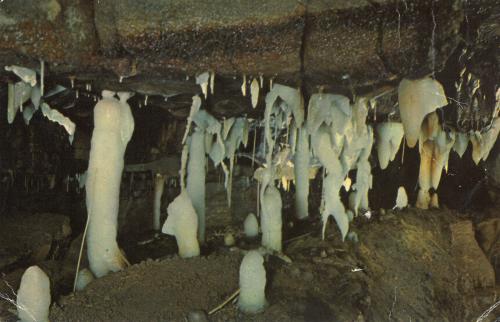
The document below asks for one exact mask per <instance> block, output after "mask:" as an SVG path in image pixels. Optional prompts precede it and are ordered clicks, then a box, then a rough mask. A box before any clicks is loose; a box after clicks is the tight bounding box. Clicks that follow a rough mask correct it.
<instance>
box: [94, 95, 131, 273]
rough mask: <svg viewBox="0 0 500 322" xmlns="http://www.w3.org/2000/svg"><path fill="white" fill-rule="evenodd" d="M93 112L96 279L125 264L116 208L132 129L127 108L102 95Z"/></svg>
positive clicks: (108, 96)
mask: <svg viewBox="0 0 500 322" xmlns="http://www.w3.org/2000/svg"><path fill="white" fill-rule="evenodd" d="M102 96H103V99H102V100H100V101H99V102H98V103H97V104H96V106H95V108H94V131H93V132H92V141H91V148H90V157H89V167H88V170H87V181H86V183H85V186H86V189H87V193H86V198H87V202H86V203H87V212H88V217H89V219H88V220H89V223H88V234H87V253H88V257H89V264H90V269H91V270H92V272H93V273H94V275H95V276H96V277H102V276H104V275H106V274H107V273H109V272H110V271H111V272H116V271H119V270H121V269H122V268H124V267H125V265H126V260H125V258H124V256H123V254H122V253H121V251H120V249H119V248H118V244H117V242H116V235H117V229H118V222H117V219H118V218H117V217H118V206H119V200H120V198H119V197H120V182H121V178H122V172H123V166H124V161H123V156H124V154H125V149H126V148H127V144H128V140H130V137H131V136H132V132H133V129H134V119H133V117H132V114H131V112H130V106H129V105H128V104H127V103H126V102H120V101H118V100H117V99H115V98H114V97H113V96H114V93H113V92H110V91H103V93H102Z"/></svg>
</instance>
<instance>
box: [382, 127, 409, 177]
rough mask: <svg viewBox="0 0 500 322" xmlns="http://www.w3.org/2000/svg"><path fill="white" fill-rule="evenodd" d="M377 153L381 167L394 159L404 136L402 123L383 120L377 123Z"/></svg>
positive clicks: (383, 167)
mask: <svg viewBox="0 0 500 322" xmlns="http://www.w3.org/2000/svg"><path fill="white" fill-rule="evenodd" d="M376 129H377V131H376V132H377V155H378V162H379V164H380V168H381V169H385V168H387V166H388V165H389V162H390V161H394V158H395V157H396V154H397V153H398V150H399V147H400V146H401V141H402V140H403V136H404V129H403V124H401V123H397V122H384V123H379V124H377V127H376Z"/></svg>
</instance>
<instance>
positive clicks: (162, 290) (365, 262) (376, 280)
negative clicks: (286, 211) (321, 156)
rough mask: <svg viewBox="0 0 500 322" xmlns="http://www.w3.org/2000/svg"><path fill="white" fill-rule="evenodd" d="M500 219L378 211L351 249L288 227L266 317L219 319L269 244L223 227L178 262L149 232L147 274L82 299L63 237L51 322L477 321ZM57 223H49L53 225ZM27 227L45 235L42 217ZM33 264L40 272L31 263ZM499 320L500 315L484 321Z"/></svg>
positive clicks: (72, 249) (1, 288) (232, 312)
mask: <svg viewBox="0 0 500 322" xmlns="http://www.w3.org/2000/svg"><path fill="white" fill-rule="evenodd" d="M499 209H500V208H499V207H494V208H491V209H488V210H485V211H482V212H481V214H480V215H479V214H469V215H465V214H461V213H457V212H455V211H451V210H446V209H443V210H429V211H421V210H417V209H413V208H411V209H406V210H403V211H391V210H387V211H383V212H382V213H380V212H372V213H371V214H372V216H371V218H369V219H368V218H367V217H366V216H364V215H361V216H359V217H357V218H356V219H355V221H354V223H353V224H352V227H351V231H352V232H354V233H355V234H352V235H350V239H349V240H347V241H345V242H342V241H341V240H340V238H339V233H338V230H337V227H336V225H335V224H334V223H329V225H328V228H327V234H326V239H325V240H324V241H322V240H321V238H320V236H319V232H320V231H321V229H320V223H319V221H318V220H315V219H313V220H310V221H308V222H305V223H297V222H295V223H294V224H293V225H292V224H291V223H290V222H287V223H285V227H286V229H285V230H286V234H285V237H284V239H285V241H284V248H283V252H284V254H286V255H287V256H288V257H289V258H290V259H291V260H292V263H287V262H286V261H284V260H283V259H282V258H280V257H279V256H275V255H267V256H266V262H265V266H266V271H267V287H266V297H267V301H268V306H267V308H266V310H265V311H264V312H262V313H260V314H257V315H244V314H242V313H240V312H239V311H238V309H237V306H236V305H235V301H230V302H229V303H228V304H227V305H225V306H223V307H222V308H221V309H220V310H218V311H216V312H214V313H212V314H210V315H208V313H209V312H210V311H212V310H213V309H214V308H216V307H217V306H219V305H220V304H221V303H223V302H224V301H225V300H226V299H227V298H229V297H230V296H231V295H232V294H234V292H235V291H237V290H238V271H239V265H240V262H241V259H242V257H243V255H244V253H245V251H247V250H249V249H254V248H257V247H258V246H259V240H246V239H245V238H243V237H242V232H241V229H239V228H238V227H237V226H236V225H233V226H232V227H229V228H228V227H226V228H225V230H224V231H221V230H214V229H213V228H212V230H211V231H209V234H208V235H209V236H212V237H211V239H210V240H209V241H208V243H207V245H206V246H204V247H203V249H202V256H200V257H198V258H192V259H181V258H179V257H178V256H177V255H175V254H174V253H175V251H176V246H175V241H174V240H173V239H172V238H170V237H168V236H161V235H160V236H157V237H156V238H155V236H154V234H152V233H151V232H149V233H148V232H145V233H144V234H142V235H137V236H133V237H131V238H129V239H128V241H125V240H123V241H121V244H122V245H123V247H124V250H125V252H126V253H127V255H128V258H129V259H130V261H131V262H132V263H136V264H133V265H132V266H130V267H129V268H127V269H126V270H124V271H122V272H118V273H114V274H109V275H107V276H105V277H103V278H101V279H98V280H94V281H93V282H91V283H90V284H89V285H88V286H87V287H86V288H85V290H83V291H80V292H77V293H75V294H73V293H71V285H72V278H73V276H74V267H75V265H74V263H75V256H77V253H78V251H77V250H78V247H79V243H80V241H79V240H78V238H76V239H73V242H72V243H71V245H69V246H68V245H66V244H69V243H68V241H67V240H64V241H60V238H61V237H60V235H57V234H56V232H55V233H54V234H55V235H54V236H56V237H54V239H53V241H52V247H53V248H54V247H56V248H58V249H60V250H59V253H61V254H62V253H65V256H64V257H62V258H58V257H57V256H55V255H51V256H52V257H50V256H49V258H47V259H46V260H45V261H43V262H40V263H38V265H40V266H41V267H42V268H43V269H44V270H45V271H46V272H47V273H48V275H49V276H50V278H51V282H52V299H53V302H54V303H53V304H52V307H51V315H50V321H51V322H57V321H476V320H477V319H478V317H479V316H480V315H481V314H482V313H483V312H484V311H485V310H487V309H488V308H489V307H490V306H492V305H493V304H495V303H496V302H498V301H499V298H500V284H499V283H496V281H495V271H494V269H493V267H494V266H492V265H491V264H490V261H492V258H493V256H498V254H497V253H496V252H498V250H500V247H499V246H500V245H499V243H500V238H499V236H500V225H498V223H496V221H499V218H500V214H499ZM47 216H48V215H47V214H44V215H43V216H42V217H43V218H44V219H43V222H48V223H51V222H52V221H51V220H49V219H47V218H46V217H47ZM56 218H59V217H57V216H56ZM26 220H27V221H29V222H35V223H36V222H39V223H40V225H42V224H41V221H37V220H35V219H33V218H31V217H26ZM59 221H62V222H64V220H59ZM492 222H493V223H494V224H490V223H492ZM17 225H19V223H17ZM51 226H54V225H52V224H51ZM6 227H7V226H5V225H4V226H3V227H2V229H3V228H6ZM478 227H479V228H478ZM40 229H41V228H40ZM227 231H232V232H233V233H234V235H235V237H236V245H235V246H232V247H227V246H225V245H224V241H223V240H224V233H225V232H227ZM484 231H486V232H484ZM477 240H479V241H480V243H479V244H478V241H477ZM5 243H7V244H8V241H7V239H6V241H5ZM24 243H25V244H26V245H25V248H26V249H29V248H30V247H29V244H28V243H27V242H24ZM483 244H484V245H487V249H488V251H486V254H485V252H484V251H483V250H482V249H481V248H480V245H481V246H483ZM4 245H5V244H4ZM35 245H39V243H36V244H35ZM58 245H66V246H65V247H66V248H64V246H58ZM495 245H496V246H495ZM485 247H486V246H485ZM35 248H36V247H35ZM483 248H484V247H483ZM2 249H5V247H3V248H2ZM495 249H496V251H495ZM24 253H25V254H28V252H27V251H25V252H24ZM49 254H53V251H52V250H51V251H50V252H49ZM8 258H10V257H8ZM22 263H23V264H26V265H27V264H33V262H27V261H26V259H24V261H23V262H22ZM12 265H13V264H12V263H11V261H8V262H6V266H5V267H6V268H10V270H8V269H4V271H6V272H7V273H5V274H3V277H2V280H3V283H1V284H2V285H0V294H3V297H7V298H11V299H13V298H14V297H13V296H12V294H13V292H12V290H14V291H15V290H17V288H18V286H19V279H20V276H21V275H22V272H23V270H24V268H23V269H21V268H18V269H13V267H14V266H12ZM83 266H86V263H85V262H84V263H83ZM5 267H4V268H5ZM497 274H498V273H497ZM11 288H12V290H11ZM13 310H15V307H14V306H13V305H12V304H11V303H8V301H7V300H4V301H0V321H16V318H15V316H14V315H13V314H12V311H13ZM498 317H500V308H497V309H495V310H493V311H492V312H491V313H490V314H489V315H488V317H487V318H485V319H484V320H483V321H496V319H497V318H498Z"/></svg>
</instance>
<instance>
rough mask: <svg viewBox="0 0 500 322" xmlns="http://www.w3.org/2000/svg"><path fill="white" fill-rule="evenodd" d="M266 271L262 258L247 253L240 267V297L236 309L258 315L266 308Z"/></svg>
mask: <svg viewBox="0 0 500 322" xmlns="http://www.w3.org/2000/svg"><path fill="white" fill-rule="evenodd" d="M265 289H266V269H265V268H264V257H262V255H261V254H260V253H259V252H258V251H256V250H251V251H249V252H248V253H247V254H246V255H245V257H243V260H242V261H241V265H240V296H239V298H238V308H239V309H240V311H242V312H244V313H259V312H261V311H262V310H263V309H264V307H265V306H266V303H267V302H266V294H265Z"/></svg>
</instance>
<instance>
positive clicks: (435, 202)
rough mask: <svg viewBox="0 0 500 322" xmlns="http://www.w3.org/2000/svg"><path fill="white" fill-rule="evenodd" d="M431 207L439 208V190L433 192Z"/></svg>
mask: <svg viewBox="0 0 500 322" xmlns="http://www.w3.org/2000/svg"><path fill="white" fill-rule="evenodd" d="M429 207H430V208H439V198H438V194H437V192H436V193H433V194H432V196H431V200H430V201H429Z"/></svg>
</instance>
